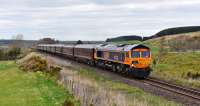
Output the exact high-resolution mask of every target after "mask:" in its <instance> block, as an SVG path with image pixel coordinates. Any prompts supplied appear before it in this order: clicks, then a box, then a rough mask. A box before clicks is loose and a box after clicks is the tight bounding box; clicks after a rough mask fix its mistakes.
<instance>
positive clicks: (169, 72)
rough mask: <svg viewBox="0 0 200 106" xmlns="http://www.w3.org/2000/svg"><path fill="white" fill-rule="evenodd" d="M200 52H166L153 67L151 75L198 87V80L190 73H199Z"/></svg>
mask: <svg viewBox="0 0 200 106" xmlns="http://www.w3.org/2000/svg"><path fill="white" fill-rule="evenodd" d="M199 57H200V52H187V53H167V54H165V55H164V56H163V57H162V58H161V60H160V61H159V63H158V64H157V65H156V66H155V67H153V68H154V71H153V73H152V76H154V77H159V78H162V79H165V80H169V81H173V82H177V83H179V84H182V85H186V86H190V87H194V88H200V80H199V79H194V78H192V77H191V76H188V75H189V74H190V75H196V74H198V73H199V75H200V72H199V71H200V65H199V64H200V58H199Z"/></svg>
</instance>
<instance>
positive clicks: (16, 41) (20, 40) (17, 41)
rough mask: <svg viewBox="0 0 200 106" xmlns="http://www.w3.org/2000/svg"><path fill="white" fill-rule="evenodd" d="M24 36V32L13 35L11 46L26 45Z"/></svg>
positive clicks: (20, 46)
mask: <svg viewBox="0 0 200 106" xmlns="http://www.w3.org/2000/svg"><path fill="white" fill-rule="evenodd" d="M23 38H24V35H23V34H17V35H15V36H12V40H13V43H12V45H11V46H13V47H17V48H22V47H23V46H24V41H23Z"/></svg>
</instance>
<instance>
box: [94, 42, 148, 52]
mask: <svg viewBox="0 0 200 106" xmlns="http://www.w3.org/2000/svg"><path fill="white" fill-rule="evenodd" d="M134 48H146V49H149V48H148V47H147V46H145V45H142V44H134V45H123V44H122V45H114V44H103V45H99V46H98V47H97V50H102V51H108V50H110V51H130V50H133V49H134Z"/></svg>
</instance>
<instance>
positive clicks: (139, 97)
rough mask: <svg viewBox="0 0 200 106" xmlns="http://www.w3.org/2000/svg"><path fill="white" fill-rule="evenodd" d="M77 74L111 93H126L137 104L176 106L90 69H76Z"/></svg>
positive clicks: (176, 105)
mask: <svg viewBox="0 0 200 106" xmlns="http://www.w3.org/2000/svg"><path fill="white" fill-rule="evenodd" d="M78 73H79V74H80V75H82V76H85V77H86V78H89V79H90V80H92V82H97V83H99V84H100V85H103V86H104V87H106V88H108V89H111V90H112V91H120V92H124V93H126V94H127V95H128V96H131V97H133V98H134V99H136V101H138V102H139V103H147V104H148V106H178V105H180V104H177V103H175V102H172V101H167V100H165V99H164V98H162V97H158V96H153V95H151V94H149V93H145V92H144V91H143V90H141V89H139V88H137V87H133V86H129V85H127V84H124V83H121V82H118V81H114V80H112V79H110V78H108V77H107V76H103V75H99V74H98V73H96V72H95V70H93V69H91V68H87V69H86V68H81V69H78ZM141 105H142V104H141Z"/></svg>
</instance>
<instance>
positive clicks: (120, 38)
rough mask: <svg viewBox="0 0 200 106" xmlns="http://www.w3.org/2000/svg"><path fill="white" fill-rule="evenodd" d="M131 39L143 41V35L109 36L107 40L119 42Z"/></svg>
mask: <svg viewBox="0 0 200 106" xmlns="http://www.w3.org/2000/svg"><path fill="white" fill-rule="evenodd" d="M130 40H137V41H142V37H141V36H137V35H128V36H119V37H116V38H108V39H107V40H106V42H119V41H130Z"/></svg>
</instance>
